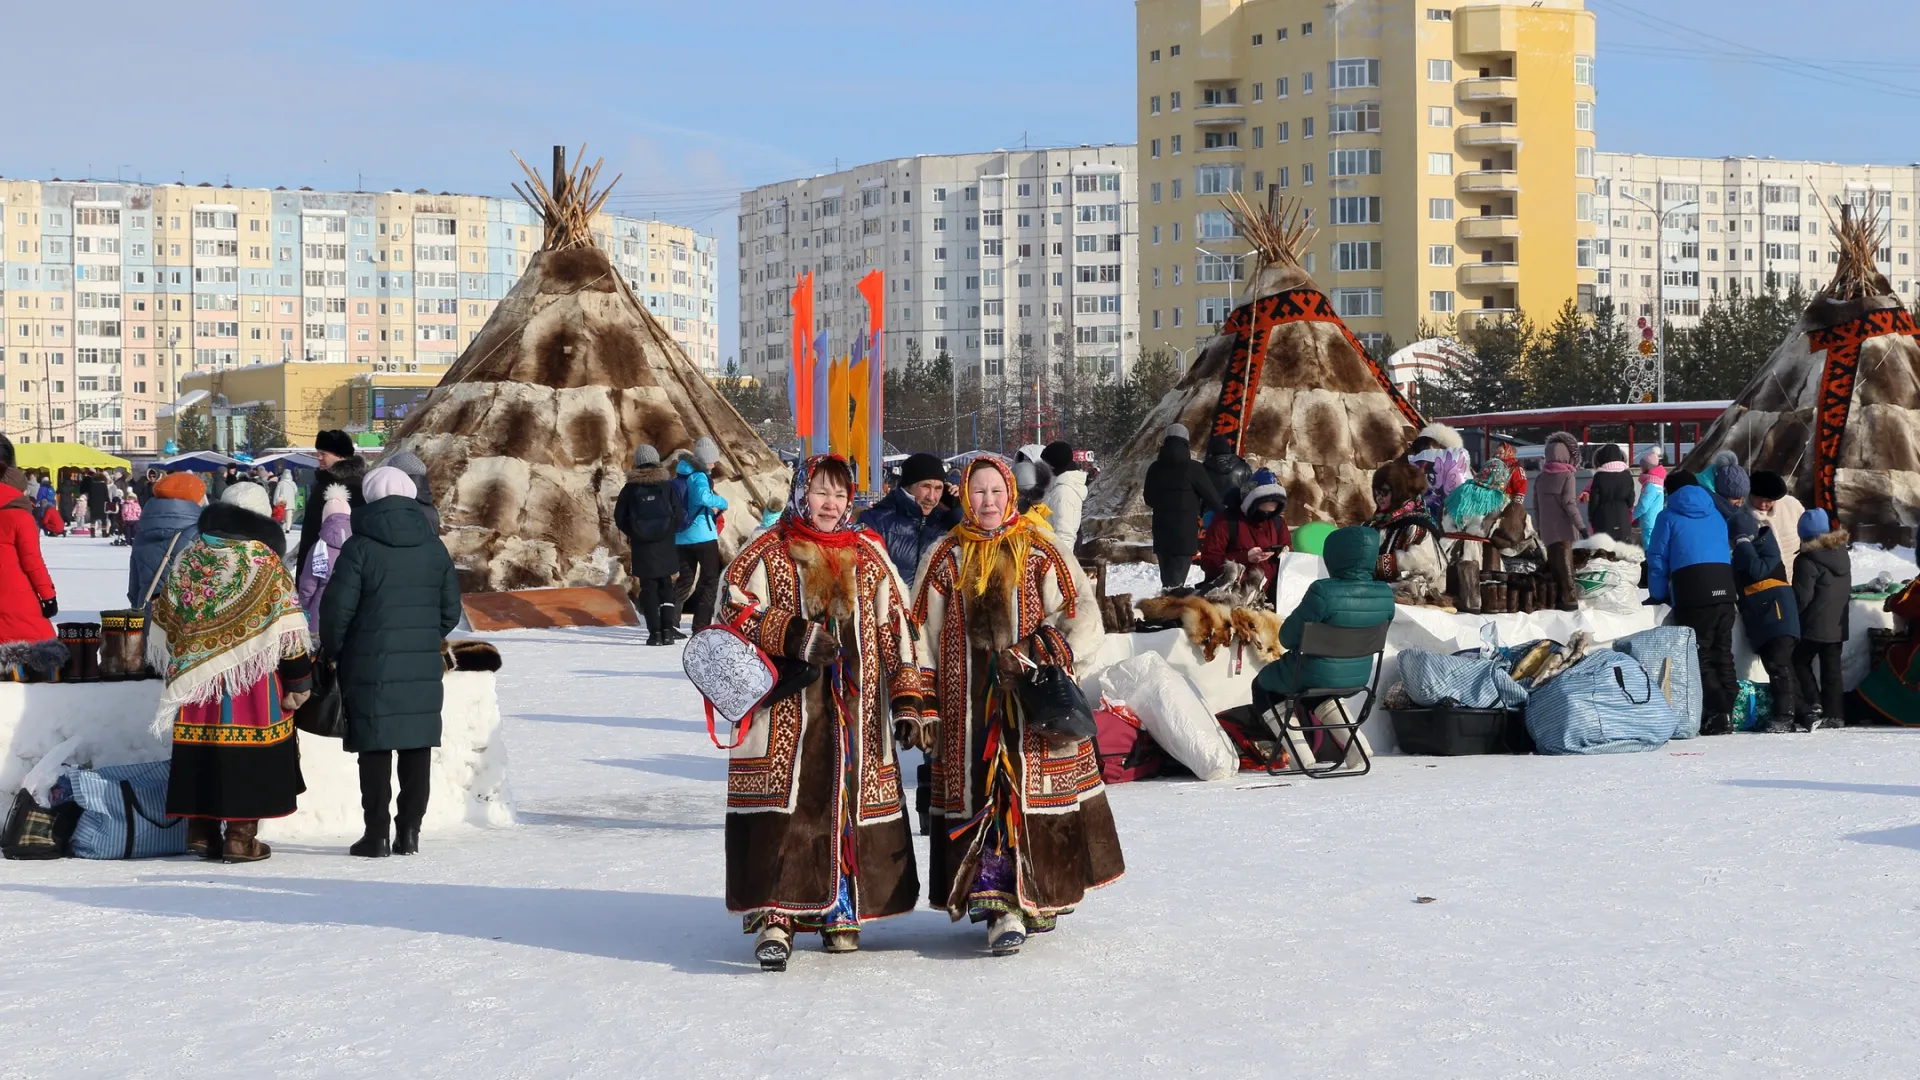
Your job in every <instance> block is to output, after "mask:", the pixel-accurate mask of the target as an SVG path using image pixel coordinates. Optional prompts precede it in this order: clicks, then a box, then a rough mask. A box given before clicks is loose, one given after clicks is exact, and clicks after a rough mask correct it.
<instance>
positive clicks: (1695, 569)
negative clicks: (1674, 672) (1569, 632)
mask: <svg viewBox="0 0 1920 1080" xmlns="http://www.w3.org/2000/svg"><path fill="white" fill-rule="evenodd" d="M1666 491H1667V506H1666V509H1665V510H1663V511H1661V513H1660V519H1659V520H1658V521H1657V522H1655V523H1654V526H1653V536H1652V537H1651V538H1650V539H1649V540H1648V541H1647V595H1648V603H1654V604H1670V605H1672V607H1673V623H1674V625H1676V626H1686V627H1691V628H1692V629H1693V634H1694V638H1695V641H1696V643H1697V645H1698V647H1699V650H1700V690H1701V697H1702V698H1703V699H1704V704H1705V707H1706V709H1705V711H1706V716H1705V718H1704V719H1703V720H1702V721H1701V724H1700V734H1702V735H1727V734H1731V733H1732V731H1733V719H1732V717H1733V701H1734V695H1735V693H1736V692H1737V691H1738V689H1739V683H1738V682H1737V681H1736V679H1735V678H1734V673H1733V620H1734V615H1735V607H1734V605H1735V602H1736V601H1737V600H1738V598H1739V592H1738V590H1737V589H1736V588H1735V587H1734V578H1733V550H1732V545H1731V544H1729V543H1728V542H1727V519H1726V518H1723V517H1721V516H1720V510H1719V508H1718V507H1716V506H1715V505H1714V502H1713V495H1712V493H1710V492H1709V491H1707V489H1706V488H1703V487H1701V486H1700V482H1699V480H1697V479H1696V478H1695V477H1694V475H1693V474H1692V473H1690V472H1687V471H1686V470H1685V469H1675V470H1674V471H1673V472H1671V473H1668V474H1667V482H1666Z"/></svg>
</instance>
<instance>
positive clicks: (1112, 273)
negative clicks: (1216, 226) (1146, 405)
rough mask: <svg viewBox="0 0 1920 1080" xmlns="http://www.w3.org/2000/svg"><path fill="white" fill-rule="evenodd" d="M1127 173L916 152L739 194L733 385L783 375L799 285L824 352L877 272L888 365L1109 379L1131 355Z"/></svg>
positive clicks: (1042, 160) (1068, 156) (1134, 216)
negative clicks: (823, 338) (927, 363)
mask: <svg viewBox="0 0 1920 1080" xmlns="http://www.w3.org/2000/svg"><path fill="white" fill-rule="evenodd" d="M1134 165H1135V162H1134V148H1133V147H1131V146H1080V147H1056V148H1049V149H1039V150H996V151H994V152H992V153H986V154H940V155H932V154H923V155H920V156H917V157H910V158H896V159H893V160H890V161H880V162H875V163H873V164H869V165H860V166H856V167H854V168H851V169H845V170H842V171H840V172H836V173H831V174H828V175H824V176H815V177H812V178H809V179H804V180H788V181H784V182H782V183H777V184H768V185H766V186H764V187H758V188H754V189H752V190H751V191H747V192H745V193H743V194H742V195H741V196H740V353H741V368H742V370H743V372H744V373H746V374H749V375H753V376H756V377H761V378H780V377H783V376H784V374H785V372H786V371H787V369H788V367H789V365H790V363H791V353H790V344H789V342H790V338H791V335H792V329H793V320H792V315H791V299H792V295H793V289H794V285H795V279H796V277H797V276H798V275H799V274H801V273H803V272H805V271H808V270H811V271H812V272H813V275H814V278H813V280H814V298H815V299H814V312H815V316H814V323H815V330H816V332H818V331H820V330H825V331H826V332H827V333H828V335H829V347H830V348H831V349H832V350H833V351H834V352H836V353H838V352H842V351H845V349H846V348H847V345H848V343H849V342H850V340H851V337H852V335H853V334H855V333H858V332H859V331H860V330H861V329H862V328H864V327H865V326H866V325H867V314H866V307H865V303H864V301H863V300H862V298H861V296H860V294H859V293H858V292H857V291H856V288H855V286H856V285H857V283H858V282H859V281H860V279H861V278H863V277H865V276H866V275H867V273H868V272H869V271H870V270H874V269H880V270H884V271H885V272H886V289H887V292H886V304H887V308H886V312H885V334H886V346H885V348H886V356H887V358H888V362H889V363H893V364H897V363H901V362H904V360H905V358H906V357H907V355H908V352H909V349H918V350H919V351H920V352H921V353H922V354H923V355H925V356H928V357H934V356H938V355H939V354H940V353H942V352H945V353H947V354H948V355H950V356H952V357H953V358H954V360H955V361H956V362H957V364H958V365H959V366H960V369H961V370H968V369H972V370H976V371H978V372H980V373H981V375H982V376H983V377H985V378H989V379H992V378H999V377H1001V376H1003V375H1011V376H1015V377H1018V376H1019V375H1021V374H1023V372H1021V371H1020V370H1019V368H1020V367H1021V361H1022V360H1027V361H1028V362H1029V363H1032V362H1042V361H1043V360H1044V362H1050V363H1053V364H1056V365H1058V364H1062V363H1065V362H1067V361H1066V358H1067V357H1072V358H1073V359H1074V361H1075V362H1076V363H1078V365H1079V366H1080V369H1081V370H1082V371H1083V372H1086V373H1088V374H1096V373H1097V374H1104V375H1117V374H1119V373H1120V372H1122V371H1124V370H1125V368H1126V365H1127V364H1129V363H1131V361H1132V359H1133V358H1134V357H1135V356H1136V355H1138V352H1139V349H1140V345H1141V342H1140V339H1139V309H1140V304H1139V292H1138V282H1139V276H1140V275H1139V267H1138V264H1137V261H1136V260H1137V258H1138V254H1137V253H1138V243H1137V235H1138V231H1139V221H1138V209H1139V208H1138V195H1137V184H1136V181H1135V176H1134Z"/></svg>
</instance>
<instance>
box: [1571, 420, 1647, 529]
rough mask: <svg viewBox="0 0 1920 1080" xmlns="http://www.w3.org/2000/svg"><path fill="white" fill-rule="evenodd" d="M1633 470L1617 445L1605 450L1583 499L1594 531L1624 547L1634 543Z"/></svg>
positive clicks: (1598, 454)
mask: <svg viewBox="0 0 1920 1080" xmlns="http://www.w3.org/2000/svg"><path fill="white" fill-rule="evenodd" d="M1635 497H1636V493H1635V491H1634V490H1633V470H1632V469H1630V468H1628V467H1627V455H1626V452H1625V451H1624V450H1621V449H1620V447H1619V445H1618V444H1616V443H1608V444H1606V445H1605V446H1602V447H1601V448H1600V449H1599V451H1598V452H1596V453H1595V454H1594V456H1593V481H1592V482H1591V483H1589V484H1588V485H1587V490H1586V493H1585V494H1583V495H1581V496H1580V499H1581V501H1582V502H1585V503H1586V504H1587V524H1588V525H1589V526H1590V528H1591V531H1593V532H1596V533H1606V534H1607V535H1608V536H1611V537H1613V538H1614V539H1615V540H1618V541H1619V542H1620V543H1623V544H1630V543H1632V542H1633V502H1634V498H1635Z"/></svg>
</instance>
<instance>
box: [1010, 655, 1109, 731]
mask: <svg viewBox="0 0 1920 1080" xmlns="http://www.w3.org/2000/svg"><path fill="white" fill-rule="evenodd" d="M1019 693H1020V711H1021V713H1022V714H1023V715H1024V716H1025V717H1026V720H1027V726H1028V727H1030V728H1032V729H1034V730H1035V731H1038V732H1041V733H1043V734H1047V735H1057V736H1061V737H1066V738H1074V739H1091V738H1093V737H1094V732H1095V728H1094V724H1093V708H1092V706H1090V705H1088V704H1087V695H1085V694H1083V693H1081V692H1080V684H1079V683H1076V682H1074V681H1073V676H1071V675H1069V674H1067V669H1066V668H1063V667H1060V666H1058V665H1055V664H1046V665H1042V666H1040V667H1038V668H1035V669H1034V670H1033V673H1032V674H1030V675H1028V676H1027V677H1026V678H1024V679H1022V680H1020V683H1019Z"/></svg>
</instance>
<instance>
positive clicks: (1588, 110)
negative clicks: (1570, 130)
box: [1573, 101, 1593, 131]
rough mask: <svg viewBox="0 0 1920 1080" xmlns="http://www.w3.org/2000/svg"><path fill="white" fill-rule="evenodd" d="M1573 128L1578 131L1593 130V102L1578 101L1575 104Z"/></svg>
mask: <svg viewBox="0 0 1920 1080" xmlns="http://www.w3.org/2000/svg"><path fill="white" fill-rule="evenodd" d="M1573 127H1574V130H1576V131H1592V130H1593V102H1591V101H1576V102H1574V103H1573Z"/></svg>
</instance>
